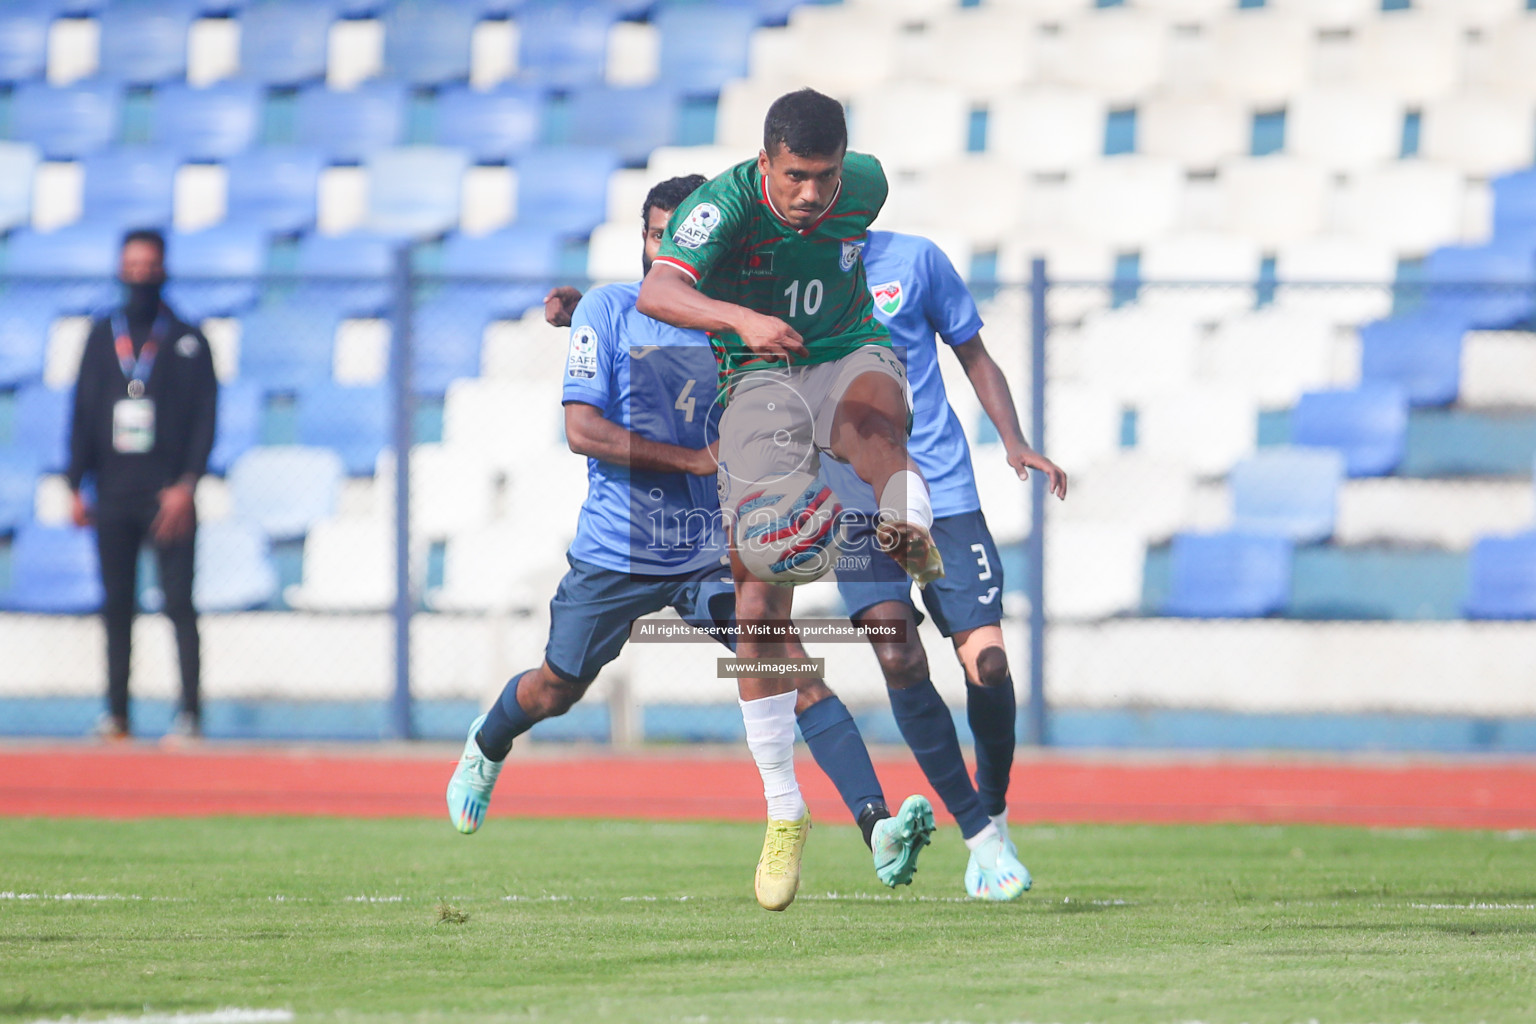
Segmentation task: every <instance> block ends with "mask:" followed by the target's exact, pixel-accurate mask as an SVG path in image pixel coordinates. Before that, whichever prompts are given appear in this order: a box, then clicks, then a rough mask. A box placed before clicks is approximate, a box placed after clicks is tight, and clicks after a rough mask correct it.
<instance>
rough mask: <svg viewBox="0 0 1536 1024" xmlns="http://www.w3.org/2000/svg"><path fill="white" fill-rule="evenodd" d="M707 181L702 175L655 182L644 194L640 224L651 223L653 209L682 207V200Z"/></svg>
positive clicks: (690, 175)
mask: <svg viewBox="0 0 1536 1024" xmlns="http://www.w3.org/2000/svg"><path fill="white" fill-rule="evenodd" d="M708 180H709V179H708V178H706V177H704V175H702V174H685V175H683V176H682V177H681V178H668V179H667V180H666V181H661V182H657V183H656V184H655V185H653V186H652V187H651V190H650V191H649V192H647V193H646V194H645V205H644V206H642V207H641V208H640V223H641V224H649V223H650V222H651V211H652V210H653V209H662V210H675V209H677V208H678V207H679V206H682V205H683V200H684V199H687V198H688V197H689V196H691V195H693V192H694V189H696V188H698V187H699V186H700V185H702V184H704V183H705V182H706V181H708Z"/></svg>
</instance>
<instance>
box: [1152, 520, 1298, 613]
mask: <svg viewBox="0 0 1536 1024" xmlns="http://www.w3.org/2000/svg"><path fill="white" fill-rule="evenodd" d="M1171 554H1172V565H1171V566H1170V569H1171V578H1170V580H1169V593H1168V601H1167V603H1166V604H1165V605H1164V606H1163V613H1164V614H1165V615H1176V616H1181V617H1187V618H1201V619H1230V618H1239V619H1244V618H1259V617H1262V616H1265V615H1274V614H1276V613H1278V612H1281V611H1283V610H1284V609H1285V606H1286V604H1287V603H1288V602H1289V601H1290V595H1291V542H1290V541H1288V540H1286V539H1285V538H1284V537H1276V536H1273V535H1266V534H1251V533H1242V532H1232V533H1217V534H1192V533H1181V534H1178V535H1177V536H1175V537H1174V538H1173V550H1172V553H1171Z"/></svg>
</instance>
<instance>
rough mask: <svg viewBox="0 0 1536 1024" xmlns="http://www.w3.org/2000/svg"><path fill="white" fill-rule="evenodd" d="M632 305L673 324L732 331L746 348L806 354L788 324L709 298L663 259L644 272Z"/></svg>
mask: <svg viewBox="0 0 1536 1024" xmlns="http://www.w3.org/2000/svg"><path fill="white" fill-rule="evenodd" d="M635 308H636V309H638V310H639V311H640V312H642V313H644V314H645V315H646V316H648V317H650V318H651V319H653V320H660V321H661V322H662V323H664V324H671V325H672V326H673V327H683V328H688V329H691V330H696V331H732V332H734V333H735V334H736V335H737V336H738V337H740V338H741V340H742V343H743V344H745V345H746V346H747V347H748V348H750V349H752V350H753V351H754V352H761V353H763V354H764V355H771V356H785V355H789V356H803V355H805V354H806V349H805V341H804V339H802V338H801V337H800V335H799V333H798V332H797V331H796V330H795V329H794V328H793V327H791V326H789V324H787V323H785V322H784V321H782V320H780V319H779V318H778V317H773V316H764V315H763V314H761V313H757V312H754V311H753V310H750V309H748V308H747V307H745V306H738V305H736V304H734V303H730V302H721V301H720V300H719V299H711V298H710V297H709V296H707V295H705V294H703V293H702V292H700V291H699V290H698V289H697V288H695V287H694V286H693V283H692V282H691V281H689V280H688V277H687V275H685V274H684V273H683V272H682V271H681V270H677V269H674V268H673V267H671V266H670V265H668V264H665V263H658V264H656V265H655V266H653V267H652V268H651V272H650V273H649V274H646V275H645V280H644V281H643V282H641V284H640V297H639V298H638V299H637V300H636V301H635Z"/></svg>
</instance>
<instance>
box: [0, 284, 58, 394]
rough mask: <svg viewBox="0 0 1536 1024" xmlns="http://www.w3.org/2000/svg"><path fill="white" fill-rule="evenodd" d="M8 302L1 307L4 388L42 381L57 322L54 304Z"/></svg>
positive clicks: (0, 368)
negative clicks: (49, 333)
mask: <svg viewBox="0 0 1536 1024" xmlns="http://www.w3.org/2000/svg"><path fill="white" fill-rule="evenodd" d="M8 298H9V301H7V302H4V303H0V388H6V387H15V386H17V385H18V384H31V383H33V382H35V381H38V380H41V379H42V376H43V368H44V366H45V365H46V356H47V353H48V329H49V328H50V327H52V326H53V320H54V315H53V314H54V311H53V309H52V308H50V305H51V304H47V303H38V302H26V301H18V300H17V299H16V298H12V297H8Z"/></svg>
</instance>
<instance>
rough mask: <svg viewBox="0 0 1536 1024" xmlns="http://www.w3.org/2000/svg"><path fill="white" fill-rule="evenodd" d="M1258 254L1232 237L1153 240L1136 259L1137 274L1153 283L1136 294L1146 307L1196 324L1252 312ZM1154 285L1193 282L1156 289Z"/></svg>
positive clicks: (1199, 235) (1249, 244)
mask: <svg viewBox="0 0 1536 1024" xmlns="http://www.w3.org/2000/svg"><path fill="white" fill-rule="evenodd" d="M1262 258H1263V257H1262V253H1261V252H1260V251H1259V247H1258V245H1257V244H1255V243H1254V242H1252V241H1250V240H1249V239H1247V238H1242V237H1239V236H1237V235H1227V234H1218V233H1214V232H1211V233H1204V232H1202V233H1194V232H1190V233H1181V234H1172V235H1165V236H1163V237H1161V238H1154V239H1153V240H1152V241H1150V242H1148V243H1147V244H1146V246H1145V248H1143V249H1142V254H1141V274H1142V277H1144V278H1145V279H1146V280H1148V281H1150V282H1152V283H1153V286H1152V287H1148V288H1146V289H1145V290H1144V291H1143V292H1142V293H1141V301H1142V304H1143V305H1146V306H1167V307H1172V308H1176V309H1179V310H1181V311H1183V312H1184V313H1186V314H1188V315H1190V316H1192V317H1196V318H1199V319H1201V320H1217V319H1220V318H1221V317H1222V316H1224V315H1226V314H1228V313H1236V312H1241V311H1243V310H1246V309H1252V308H1253V302H1254V295H1253V282H1254V280H1255V279H1257V278H1258V276H1259V264H1260V261H1261V260H1262ZM1159 281H1174V282H1178V281H1189V282H1195V283H1194V284H1193V285H1191V286H1190V287H1169V288H1158V287H1156V286H1155V285H1156V283H1157V282H1159Z"/></svg>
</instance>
